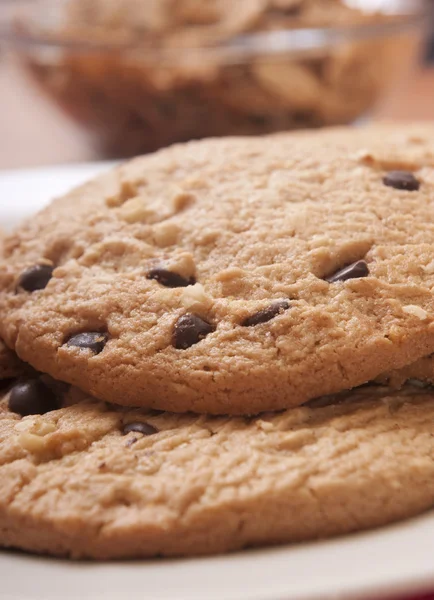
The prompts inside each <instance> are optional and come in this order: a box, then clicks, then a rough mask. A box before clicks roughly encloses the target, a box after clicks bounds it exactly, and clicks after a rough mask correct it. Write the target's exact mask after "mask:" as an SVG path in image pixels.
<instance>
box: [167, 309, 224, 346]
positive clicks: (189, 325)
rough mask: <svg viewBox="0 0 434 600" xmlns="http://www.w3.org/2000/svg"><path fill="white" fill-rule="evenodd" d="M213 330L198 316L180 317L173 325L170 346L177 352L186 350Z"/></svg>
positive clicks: (189, 314) (188, 314)
mask: <svg viewBox="0 0 434 600" xmlns="http://www.w3.org/2000/svg"><path fill="white" fill-rule="evenodd" d="M213 331H215V328H214V327H213V326H212V325H211V324H210V323H208V322H207V321H204V320H203V319H202V318H201V317H199V316H198V315H194V314H192V313H187V314H186V315H182V317H180V318H179V319H178V321H177V322H176V324H175V328H174V330H173V335H172V344H173V346H175V348H177V349H178V350H186V349H187V348H190V346H193V345H194V344H197V343H198V342H200V341H201V340H203V339H204V338H205V337H206V336H207V335H208V334H209V333H212V332H213Z"/></svg>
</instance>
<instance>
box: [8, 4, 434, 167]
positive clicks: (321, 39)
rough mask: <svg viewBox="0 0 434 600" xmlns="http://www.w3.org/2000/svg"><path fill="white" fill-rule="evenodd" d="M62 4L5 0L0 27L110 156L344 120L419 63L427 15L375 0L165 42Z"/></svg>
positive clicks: (371, 103) (364, 109)
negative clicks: (344, 14)
mask: <svg viewBox="0 0 434 600" xmlns="http://www.w3.org/2000/svg"><path fill="white" fill-rule="evenodd" d="M142 1H143V2H146V1H147V0H142ZM238 1H239V0H237V2H238ZM244 1H245V0H244ZM355 1H357V0H353V4H354V2H355ZM100 2H102V0H100ZM370 2H371V3H372V4H375V0H370ZM65 4H66V3H65V0H63V2H62V1H61V0H54V1H53V0H51V1H49V0H48V1H47V0H28V1H27V2H25V1H21V2H20V1H19V0H14V1H13V2H10V3H9V4H8V3H6V4H3V5H2V7H1V8H0V11H2V13H1V19H0V36H1V38H2V39H3V40H4V41H6V43H7V44H8V45H9V47H10V49H11V50H12V51H13V52H14V53H15V54H16V55H17V56H18V57H19V60H20V61H21V62H22V63H23V64H24V65H25V67H26V68H27V69H28V70H29V71H30V73H31V74H32V75H33V76H34V78H35V79H36V80H37V81H38V82H39V83H40V85H41V86H42V87H43V88H44V89H45V90H46V91H47V92H48V93H49V94H50V96H51V97H52V98H53V99H54V100H55V101H56V102H57V103H58V104H59V105H60V106H61V107H62V108H63V109H64V110H66V111H67V112H68V113H69V114H70V115H71V117H73V118H74V119H75V120H76V121H78V122H79V123H81V124H82V125H83V126H84V127H86V129H87V130H88V131H90V132H92V133H93V135H94V139H95V141H96V142H97V144H98V145H99V146H100V148H101V151H102V154H103V155H104V156H107V157H121V156H122V157H125V156H131V155H135V154H139V153H143V152H148V151H152V150H155V149H157V148H159V147H162V146H166V145H168V144H171V143H173V142H179V141H186V140H189V139H197V138H203V137H208V136H221V135H248V134H262V133H269V132H276V131H284V130H290V129H300V128H308V127H320V126H326V125H336V124H346V123H351V122H353V121H355V120H356V119H358V118H359V117H362V116H364V115H366V114H367V113H368V112H369V111H370V110H371V109H372V108H373V107H374V106H375V104H376V103H377V101H378V100H379V99H381V98H382V97H383V96H384V94H385V93H386V91H387V90H388V89H390V86H391V84H392V83H393V82H394V81H396V79H397V77H399V76H400V75H402V74H403V73H405V72H406V71H408V68H409V66H410V65H411V64H412V63H413V64H414V61H415V60H416V56H417V50H418V47H419V42H420V40H421V38H422V36H421V34H422V32H423V22H424V18H423V10H422V8H421V6H422V5H421V3H418V2H417V1H416V0H409V1H408V2H405V1H404V2H403V1H400V2H393V1H387V2H385V1H384V0H383V1H381V0H380V1H378V0H377V2H376V4H377V5H378V4H380V5H381V6H380V10H378V6H377V7H376V9H377V12H374V11H372V12H367V13H364V14H363V15H361V14H360V15H359V14H358V18H357V19H356V20H355V22H351V20H350V21H348V19H346V20H343V22H339V23H338V24H337V25H336V26H334V25H331V24H330V23H332V22H333V15H332V14H330V15H329V16H328V17H327V15H326V17H327V18H326V21H330V23H329V24H328V25H327V26H325V27H324V26H323V27H315V26H311V24H310V25H309V27H307V28H306V27H300V26H299V25H298V24H297V22H295V23H294V27H293V28H290V26H291V18H285V19H282V24H283V25H285V27H284V28H281V27H280V26H279V23H276V22H274V21H273V24H272V25H271V26H270V25H269V26H268V29H267V28H263V29H259V30H253V31H252V30H249V31H243V30H241V31H237V32H236V33H235V34H230V35H229V34H227V35H226V36H220V38H219V39H215V38H214V39H213V36H212V35H195V36H190V37H189V38H187V39H186V38H185V37H184V38H182V36H181V37H178V38H177V39H175V40H174V39H171V40H170V42H168V43H162V42H161V39H155V38H154V39H152V36H149V35H147V34H146V32H144V30H143V28H140V27H137V28H136V29H135V30H134V35H133V34H132V33H131V32H129V31H128V29H122V30H118V29H104V27H102V26H100V25H99V24H97V25H95V24H93V25H92V24H87V23H86V24H85V25H83V23H80V25H79V26H78V25H75V24H74V25H71V24H68V25H65V22H64V14H65ZM366 4H369V2H368V0H365V5H366ZM70 5H71V0H69V6H70ZM119 5H120V6H121V5H122V2H119ZM374 8H375V7H374ZM241 29H242V28H241ZM194 31H195V32H198V31H199V32H200V31H201V30H200V27H199V26H197V25H196V28H195V29H194ZM205 31H206V30H205ZM204 40H205V41H204Z"/></svg>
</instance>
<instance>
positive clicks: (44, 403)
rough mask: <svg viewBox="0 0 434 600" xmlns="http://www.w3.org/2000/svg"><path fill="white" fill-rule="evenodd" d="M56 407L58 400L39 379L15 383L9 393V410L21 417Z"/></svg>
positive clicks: (41, 413) (40, 413)
mask: <svg viewBox="0 0 434 600" xmlns="http://www.w3.org/2000/svg"><path fill="white" fill-rule="evenodd" d="M56 408H58V402H57V399H56V396H55V394H54V392H53V391H52V390H51V389H50V388H49V387H47V386H46V385H45V384H44V383H42V381H40V380H39V379H31V380H29V381H23V382H20V383H17V384H16V385H14V387H13V388H12V390H11V392H10V395H9V410H10V411H11V412H14V413H18V414H19V415H21V416H22V417H26V416H27V415H43V414H44V413H46V412H49V411H50V410H56Z"/></svg>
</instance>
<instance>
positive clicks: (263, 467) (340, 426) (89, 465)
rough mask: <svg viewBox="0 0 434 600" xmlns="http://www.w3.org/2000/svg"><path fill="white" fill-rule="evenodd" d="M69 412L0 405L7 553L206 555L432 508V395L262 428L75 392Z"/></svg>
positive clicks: (372, 394)
mask: <svg viewBox="0 0 434 600" xmlns="http://www.w3.org/2000/svg"><path fill="white" fill-rule="evenodd" d="M13 393H14V391H13V390H12V392H11V394H13ZM9 398H10V396H9ZM21 399H22V400H25V398H24V399H23V395H21ZM28 401H29V403H30V404H32V403H34V401H35V396H34V393H33V395H30V397H29V399H28ZM50 401H51V400H50ZM64 401H65V402H66V404H68V405H69V406H67V407H66V408H61V409H58V410H54V411H51V412H47V413H45V414H43V415H30V416H27V417H24V418H22V419H21V418H20V417H19V416H18V415H17V414H13V413H11V412H9V411H8V410H7V403H8V396H6V397H4V398H3V401H2V402H1V403H0V478H1V481H2V493H1V495H0V544H1V545H2V546H6V547H16V548H21V549H25V550H30V551H35V552H42V553H49V554H54V555H60V556H71V557H74V558H82V557H90V558H96V559H106V558H127V557H147V556H155V555H163V556H172V555H198V554H211V553H217V552H226V551H230V550H236V549H241V548H244V547H247V546H262V545H270V544H275V543H289V542H294V541H300V540H307V539H314V538H320V537H326V536H330V535H336V534H341V533H348V532H352V531H357V530H362V529H365V528H369V527H375V526H380V525H384V524H386V523H389V522H392V521H396V520H398V519H402V518H407V517H410V516H412V515H416V514H418V513H420V512H422V511H424V510H426V509H428V508H429V507H431V506H432V500H433V497H434V461H433V455H434V438H433V436H432V422H433V419H434V403H433V393H432V391H431V392H426V391H425V392H421V391H420V390H419V391H418V390H417V388H406V389H405V390H402V391H401V392H399V393H397V392H395V393H393V394H391V393H389V392H388V391H387V390H385V389H381V388H378V389H377V388H375V387H366V388H364V389H360V390H355V391H354V392H352V393H351V394H348V395H346V396H345V395H341V396H339V397H337V398H335V399H330V398H328V399H327V400H326V401H324V400H322V401H320V402H317V403H315V404H313V405H312V406H310V407H300V408H296V409H292V410H288V411H286V412H284V413H281V414H271V413H270V414H264V415H262V416H261V417H258V418H255V419H243V418H221V417H198V416H194V415H191V414H190V415H173V414H169V413H164V414H156V413H155V412H152V411H151V412H145V411H140V410H135V411H131V410H127V409H120V408H118V409H115V408H114V407H108V406H107V405H106V404H104V403H98V402H96V401H95V400H92V399H89V398H87V397H86V396H85V395H84V394H82V393H81V392H78V391H76V390H71V391H70V392H69V393H68V394H67V395H66V396H65V397H64ZM21 406H22V407H23V406H25V402H24V404H22V405H21ZM46 408H47V407H45V408H44V407H43V410H45V409H46Z"/></svg>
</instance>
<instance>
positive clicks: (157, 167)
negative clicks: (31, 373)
mask: <svg viewBox="0 0 434 600" xmlns="http://www.w3.org/2000/svg"><path fill="white" fill-rule="evenodd" d="M433 139H434V131H432V130H431V128H430V126H428V125H423V126H420V127H418V126H401V127H398V126H374V127H370V128H366V129H346V128H342V129H339V128H338V129H332V130H324V131H320V132H310V133H309V132H307V133H299V134H284V135H278V136H270V137H266V138H249V139H247V138H230V139H221V140H205V141H201V142H192V143H189V144H186V145H179V146H174V147H172V148H169V149H166V150H164V151H160V152H158V153H156V154H154V155H150V156H146V157H142V158H138V159H137V160H134V161H132V162H130V163H127V164H125V165H124V166H121V167H119V168H117V169H116V170H114V171H113V172H111V173H109V174H108V175H105V176H102V177H101V178H99V179H97V180H95V181H93V182H90V183H89V184H87V185H86V186H84V187H81V188H79V189H78V190H75V191H74V192H72V193H71V194H69V195H68V196H66V197H65V198H62V199H60V200H57V201H55V202H54V203H53V204H52V205H51V206H50V207H48V208H46V209H45V210H43V211H42V212H41V213H40V214H39V215H37V216H35V217H32V219H30V220H29V221H28V222H27V223H26V224H24V225H23V226H22V227H20V228H19V229H18V230H17V231H16V233H15V234H14V235H12V236H11V237H10V238H9V239H8V240H6V244H5V253H6V262H5V263H4V264H3V265H1V266H0V287H1V288H2V290H3V291H2V292H1V293H0V335H1V336H2V337H3V339H4V340H5V341H6V343H7V344H8V346H10V347H11V348H14V349H15V351H16V352H17V354H18V356H19V357H20V358H21V359H22V360H24V361H26V362H28V363H30V364H31V365H32V366H33V367H34V368H36V369H37V370H39V371H42V372H45V373H48V374H50V375H51V376H53V377H55V378H56V379H60V380H62V381H65V382H68V383H70V384H74V385H77V386H78V387H80V388H81V389H83V390H84V391H87V392H88V393H90V394H92V395H94V396H96V397H98V398H101V399H104V400H106V401H109V402H114V403H119V404H124V405H127V406H143V407H148V408H157V409H164V410H170V411H172V412H184V411H190V410H191V411H194V412H204V413H212V414H254V413H258V412H261V411H264V410H276V409H283V408H287V407H290V406H295V405H298V404H302V403H304V402H306V401H307V400H309V399H312V398H315V397H317V396H321V395H325V394H331V393H335V392H338V391H341V390H343V389H350V388H352V387H355V386H358V385H360V384H362V383H365V382H367V381H369V380H371V379H374V378H375V377H377V376H378V375H380V374H382V373H384V372H386V371H389V370H393V369H399V368H401V367H403V366H406V365H408V364H411V363H412V362H414V361H415V360H417V359H419V358H420V357H422V356H426V355H429V354H430V353H431V352H433V350H434V323H433V316H434V298H433V294H432V288H433V286H434V272H433V270H432V268H431V267H432V261H433V245H432V243H431V242H432V240H433V239H434V207H433V203H432V197H433V193H434V143H433Z"/></svg>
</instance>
